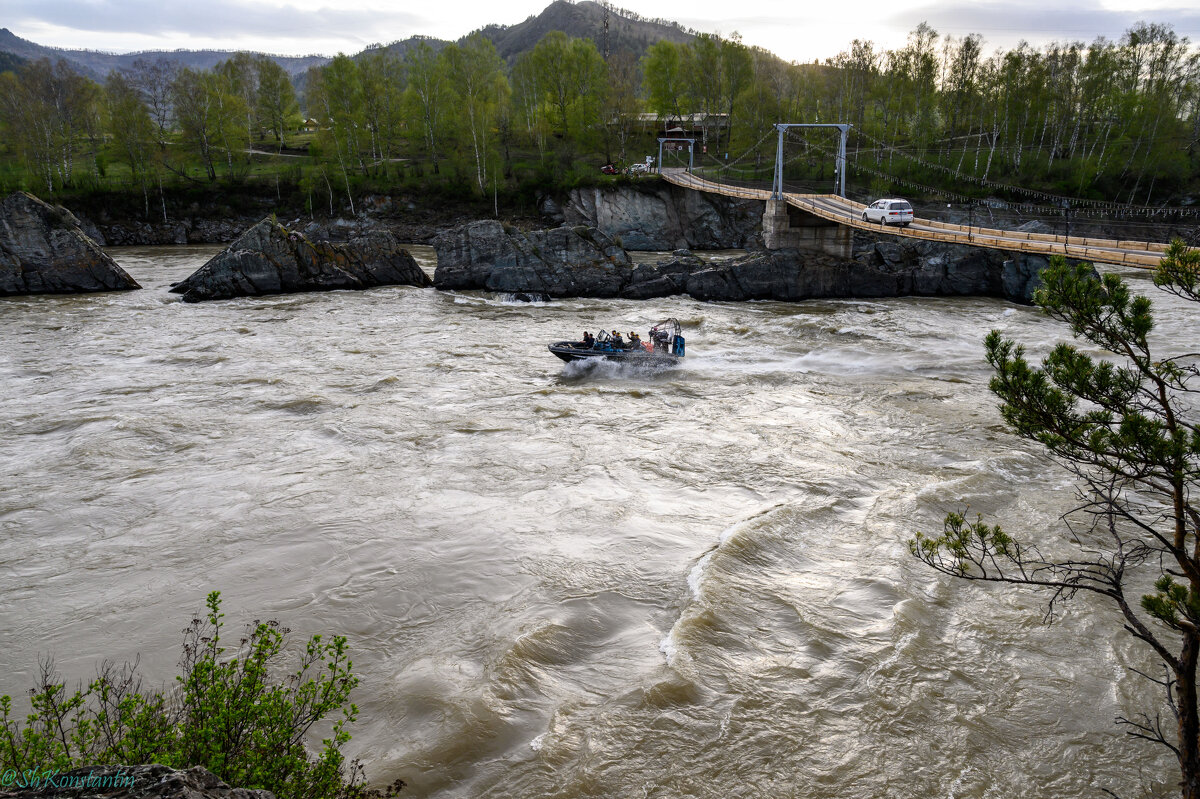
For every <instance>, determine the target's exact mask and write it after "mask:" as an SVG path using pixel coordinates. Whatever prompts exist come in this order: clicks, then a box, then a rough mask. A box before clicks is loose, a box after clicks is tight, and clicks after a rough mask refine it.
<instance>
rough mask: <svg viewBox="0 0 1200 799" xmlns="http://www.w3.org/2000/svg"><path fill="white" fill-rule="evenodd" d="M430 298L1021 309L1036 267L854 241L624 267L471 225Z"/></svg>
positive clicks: (565, 235)
mask: <svg viewBox="0 0 1200 799" xmlns="http://www.w3.org/2000/svg"><path fill="white" fill-rule="evenodd" d="M435 247H436V249H437V255H438V267H437V273H436V274H435V276H434V285H435V286H436V287H437V288H439V289H481V290H485V291H502V292H513V293H516V292H525V293H531V294H544V295H548V296H551V297H626V298H629V299H649V298H652V297H665V296H670V295H673V294H687V295H689V296H692V297H695V298H696V299H698V300H727V301H738V300H787V301H795V300H806V299H815V298H821V297H901V296H908V295H923V296H971V295H974V296H989V297H1002V298H1004V299H1009V300H1013V301H1015V302H1024V303H1027V302H1029V301H1030V298H1031V296H1032V293H1033V290H1034V288H1035V287H1036V286H1037V284H1038V278H1037V275H1038V273H1039V272H1040V271H1041V270H1042V269H1043V268H1045V266H1046V260H1045V259H1043V258H1039V257H1037V256H1026V255H1015V254H1012V253H1001V252H999V251H988V250H981V249H979V248H975V247H966V246H962V245H946V244H938V243H933V242H923V241H914V242H912V243H907V242H906V243H905V244H903V245H901V244H897V243H896V242H895V241H894V240H892V241H885V240H880V241H869V240H864V241H863V242H861V244H860V248H859V250H858V251H857V252H856V254H855V255H856V257H855V260H853V261H847V260H841V259H837V258H833V257H831V256H828V255H822V254H817V253H809V252H802V251H799V250H778V251H758V252H752V253H749V254H747V255H744V256H741V257H738V258H731V259H726V260H720V261H715V262H711V263H706V262H704V261H702V260H701V259H700V258H697V257H696V256H694V255H693V254H691V253H690V252H686V251H680V252H677V253H675V254H674V255H673V256H671V257H670V258H667V259H664V260H660V261H658V262H657V263H654V264H637V265H634V264H633V263H632V262H631V261H630V259H629V256H628V254H627V253H625V252H624V250H622V249H621V248H619V247H617V246H615V244H614V243H613V241H612V240H611V239H610V238H608V237H607V236H605V235H604V234H603V233H601V232H600V231H597V230H595V229H592V228H587V227H578V228H570V227H561V228H556V229H554V230H544V231H536V232H532V233H520V232H516V231H506V230H505V229H504V228H503V226H502V225H500V223H498V222H474V223H471V224H469V225H464V226H462V227H459V228H456V229H455V230H452V231H449V232H447V233H444V234H443V235H442V236H440V237H439V238H438V239H437V240H436V242H435Z"/></svg>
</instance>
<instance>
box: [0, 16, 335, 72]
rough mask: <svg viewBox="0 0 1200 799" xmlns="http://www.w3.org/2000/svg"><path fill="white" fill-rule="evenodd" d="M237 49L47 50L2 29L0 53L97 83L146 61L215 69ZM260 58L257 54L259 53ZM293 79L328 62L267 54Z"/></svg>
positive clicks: (322, 59)
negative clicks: (66, 69) (70, 70)
mask: <svg viewBox="0 0 1200 799" xmlns="http://www.w3.org/2000/svg"><path fill="white" fill-rule="evenodd" d="M236 52H237V51H235V50H147V51H143V52H139V53H124V54H121V55H117V54H114V53H102V52H99V51H97V50H64V49H62V48H58V47H45V46H43V45H40V44H36V43H35V42H31V41H29V40H28V39H22V38H21V37H20V36H17V35H16V34H14V33H13V32H12V31H10V30H9V29H8V28H0V54H3V53H10V54H12V55H15V56H19V57H20V58H23V59H26V60H28V61H35V60H37V59H39V58H49V59H50V60H51V61H57V60H58V59H60V58H61V59H65V60H66V61H68V62H69V63H70V64H71V65H72V66H74V67H75V69H76V70H77V71H78V72H79V73H80V74H82V75H85V76H87V77H89V78H92V79H93V80H103V79H104V76H105V75H107V74H108V73H109V72H112V71H113V70H114V69H129V68H130V67H132V66H133V62H135V61H137V60H138V59H144V60H146V61H159V60H166V61H170V62H172V63H174V64H178V65H179V66H184V67H191V68H192V69H212V68H213V67H215V66H216V65H217V64H219V63H221V62H222V61H227V60H228V59H230V58H232V57H233V55H234V54H235V53H236ZM255 55H257V54H255ZM266 57H267V58H269V59H271V60H272V61H274V62H275V63H276V64H279V66H281V67H283V68H284V70H285V71H286V72H287V73H288V74H289V75H292V76H296V75H302V74H304V73H305V72H306V71H307V70H308V68H309V67H314V66H320V65H322V64H325V63H328V62H329V59H328V58H327V57H325V56H320V55H308V56H281V55H267V56H266Z"/></svg>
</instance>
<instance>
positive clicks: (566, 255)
mask: <svg viewBox="0 0 1200 799" xmlns="http://www.w3.org/2000/svg"><path fill="white" fill-rule="evenodd" d="M433 246H434V248H435V249H436V250H437V259H438V265H437V271H436V272H435V273H434V276H433V284H434V285H435V286H436V287H437V288H439V289H484V290H486V291H504V292H532V293H538V294H547V295H550V296H552V297H615V296H616V295H617V294H618V293H619V292H620V290H621V286H622V285H623V284H624V283H625V282H626V281H627V280H628V276H629V272H630V269H631V267H632V262H631V261H630V259H629V253H627V252H625V250H623V249H621V248H620V247H618V246H617V245H616V244H615V243H614V242H613V240H612V239H611V238H609V237H608V236H606V235H604V234H603V233H601V232H600V231H597V230H595V229H594V228H589V227H586V226H582V225H581V226H578V227H560V228H554V229H552V230H538V231H532V232H529V233H521V232H517V231H506V230H505V229H504V226H503V225H501V224H500V223H499V222H495V221H483V222H471V223H469V224H466V225H461V226H459V227H457V228H454V229H453V230H450V231H447V232H446V233H443V234H442V235H440V236H438V237H437V238H436V239H435V240H434V245H433Z"/></svg>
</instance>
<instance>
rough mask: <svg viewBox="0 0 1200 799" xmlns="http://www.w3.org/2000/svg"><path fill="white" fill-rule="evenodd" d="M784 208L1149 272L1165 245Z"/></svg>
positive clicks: (879, 229) (691, 180) (756, 193)
mask: <svg viewBox="0 0 1200 799" xmlns="http://www.w3.org/2000/svg"><path fill="white" fill-rule="evenodd" d="M662 176H663V178H664V179H665V180H666V181H668V182H670V183H673V184H675V185H676V186H682V187H684V188H688V189H696V190H697V191H707V192H713V193H715V194H723V195H725V196H727V197H741V198H745V199H751V200H769V199H770V198H771V192H769V191H767V190H766V189H747V188H742V187H740V186H728V185H725V184H723V183H714V182H713V181H710V180H705V179H704V178H701V177H697V176H696V175H693V174H691V173H690V172H687V171H686V170H684V169H664V170H663V171H662ZM784 197H785V198H786V199H787V203H788V205H791V206H794V207H796V208H799V209H801V210H803V211H807V212H808V213H810V214H813V215H815V216H818V217H821V218H822V219H827V220H829V221H831V222H837V223H838V224H840V225H848V226H850V227H855V228H860V229H862V230H869V231H872V232H874V233H887V234H889V235H893V236H904V237H907V238H913V239H928V240H931V241H946V242H952V243H955V244H970V245H974V246H976V247H991V248H993V249H998V250H1012V251H1017V252H1028V253H1036V254H1038V255H1066V256H1067V257H1069V258H1078V259H1080V260H1084V261H1091V262H1092V263H1102V264H1121V265H1125V266H1137V267H1142V268H1145V269H1152V268H1154V267H1155V266H1158V262H1159V260H1160V259H1161V258H1162V254H1163V253H1164V252H1165V251H1166V249H1167V245H1166V244H1161V243H1158V242H1151V241H1116V240H1113V239H1093V238H1083V237H1080V236H1071V237H1070V239H1068V238H1067V237H1066V236H1059V235H1055V234H1048V233H1023V232H1021V231H1017V230H993V229H991V228H984V227H974V226H972V227H970V228H968V227H967V226H965V225H952V224H949V223H947V222H937V221H934V220H932V219H921V218H916V219H914V220H913V223H912V224H911V225H909V226H908V227H906V228H901V227H888V226H881V225H878V224H874V223H871V222H865V221H863V218H862V213H863V209H864V208H866V206H865V205H863V204H862V203H856V202H854V201H853V200H847V199H845V198H844V197H838V196H837V195H833V194H785V195H784Z"/></svg>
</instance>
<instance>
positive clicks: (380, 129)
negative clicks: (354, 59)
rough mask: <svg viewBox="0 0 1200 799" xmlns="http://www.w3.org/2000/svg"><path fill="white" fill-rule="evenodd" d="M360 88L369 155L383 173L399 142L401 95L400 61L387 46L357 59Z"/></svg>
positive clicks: (402, 88) (402, 68)
mask: <svg viewBox="0 0 1200 799" xmlns="http://www.w3.org/2000/svg"><path fill="white" fill-rule="evenodd" d="M359 77H360V80H361V81H362V89H363V121H364V122H365V124H366V126H367V132H368V133H369V134H370V137H371V156H372V158H373V159H375V160H376V161H377V162H378V164H379V166H380V169H381V171H382V172H383V174H385V175H386V174H387V172H388V165H389V163H390V162H391V159H392V156H393V155H394V154H395V151H396V148H397V146H398V144H399V136H400V126H401V124H402V119H403V116H402V113H401V112H402V108H401V100H402V98H403V95H404V64H403V63H402V62H401V61H400V59H399V58H397V57H396V56H395V55H394V54H393V53H392V52H391V51H390V50H386V49H382V48H381V49H379V50H375V51H371V52H368V53H366V54H365V55H363V56H362V57H361V58H360V60H359Z"/></svg>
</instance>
